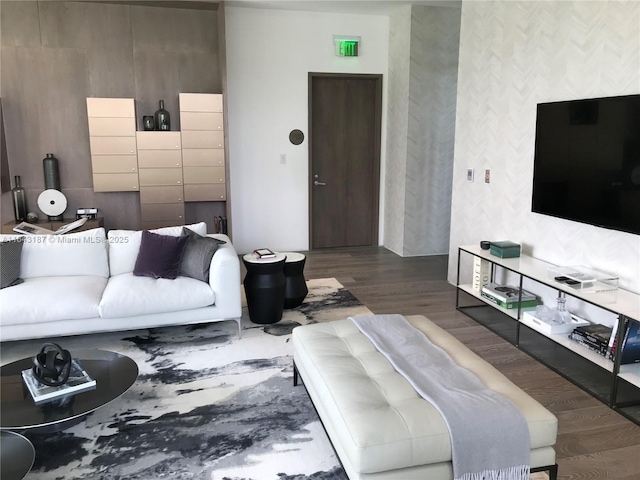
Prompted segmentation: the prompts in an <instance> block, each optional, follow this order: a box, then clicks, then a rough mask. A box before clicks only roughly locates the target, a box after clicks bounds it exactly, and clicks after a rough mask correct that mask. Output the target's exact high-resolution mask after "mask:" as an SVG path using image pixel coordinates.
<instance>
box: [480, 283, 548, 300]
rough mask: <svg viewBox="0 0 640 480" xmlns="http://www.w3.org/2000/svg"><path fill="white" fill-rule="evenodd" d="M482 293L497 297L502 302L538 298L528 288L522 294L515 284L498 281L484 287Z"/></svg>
mask: <svg viewBox="0 0 640 480" xmlns="http://www.w3.org/2000/svg"><path fill="white" fill-rule="evenodd" d="M482 294H483V296H484V294H486V295H488V296H490V297H492V298H495V299H496V300H499V301H501V302H505V303H512V302H518V301H521V302H527V301H530V300H537V297H536V296H535V295H534V294H533V293H531V292H528V291H526V290H522V296H520V289H519V288H518V287H515V286H513V285H499V284H497V283H490V284H488V285H485V286H484V287H482Z"/></svg>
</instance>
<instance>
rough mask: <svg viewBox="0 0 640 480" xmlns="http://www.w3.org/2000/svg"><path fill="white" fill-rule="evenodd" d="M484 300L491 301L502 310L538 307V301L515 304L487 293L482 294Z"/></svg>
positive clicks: (516, 302)
mask: <svg viewBox="0 0 640 480" xmlns="http://www.w3.org/2000/svg"><path fill="white" fill-rule="evenodd" d="M481 296H482V298H484V299H486V300H488V301H490V302H491V303H495V304H496V305H499V306H501V307H502V308H506V309H507V310H515V309H517V308H518V307H520V308H533V307H537V306H538V300H536V299H533V300H524V301H522V302H518V301H517V300H515V301H513V302H511V301H510V302H503V301H502V300H499V299H497V298H496V297H494V296H493V295H489V294H488V293H486V292H482V293H481Z"/></svg>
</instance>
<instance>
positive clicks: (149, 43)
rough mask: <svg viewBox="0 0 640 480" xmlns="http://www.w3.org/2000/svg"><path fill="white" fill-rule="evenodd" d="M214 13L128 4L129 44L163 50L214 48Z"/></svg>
mask: <svg viewBox="0 0 640 480" xmlns="http://www.w3.org/2000/svg"><path fill="white" fill-rule="evenodd" d="M216 15H217V13H216V12H215V11H204V10H182V9H170V8H153V7H131V24H132V27H133V48H134V49H135V50H136V51H137V50H160V51H165V52H200V53H217V52H218V26H217V16H216Z"/></svg>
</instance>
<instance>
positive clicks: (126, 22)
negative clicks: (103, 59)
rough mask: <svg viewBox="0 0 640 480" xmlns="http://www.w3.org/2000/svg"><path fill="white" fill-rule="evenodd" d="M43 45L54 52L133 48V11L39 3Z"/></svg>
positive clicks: (93, 5) (90, 5) (122, 7)
mask: <svg viewBox="0 0 640 480" xmlns="http://www.w3.org/2000/svg"><path fill="white" fill-rule="evenodd" d="M39 5H40V29H41V34H42V45H43V46H45V47H51V48H87V49H92V48H96V47H105V46H109V47H111V48H117V47H121V48H127V49H131V48H132V37H131V17H130V7H128V6H126V5H111V4H91V3H83V2H79V3H76V2H39Z"/></svg>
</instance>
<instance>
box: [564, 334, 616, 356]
mask: <svg viewBox="0 0 640 480" xmlns="http://www.w3.org/2000/svg"><path fill="white" fill-rule="evenodd" d="M569 338H570V339H571V340H573V341H574V342H576V343H578V344H580V345H582V346H584V347H587V348H588V349H589V350H592V351H593V352H595V353H597V354H598V355H602V356H603V357H606V355H607V347H606V346H605V345H602V344H598V343H594V342H591V341H589V340H587V339H586V338H585V337H582V336H580V335H576V333H575V331H574V332H571V333H570V334H569Z"/></svg>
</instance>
